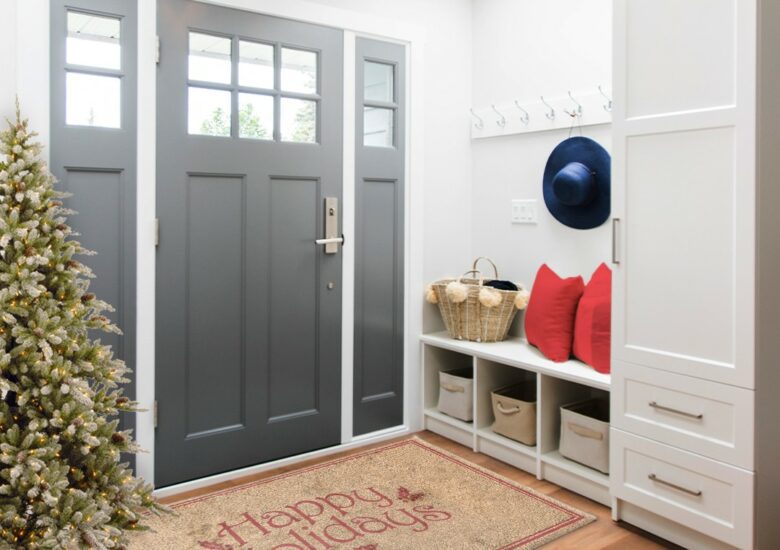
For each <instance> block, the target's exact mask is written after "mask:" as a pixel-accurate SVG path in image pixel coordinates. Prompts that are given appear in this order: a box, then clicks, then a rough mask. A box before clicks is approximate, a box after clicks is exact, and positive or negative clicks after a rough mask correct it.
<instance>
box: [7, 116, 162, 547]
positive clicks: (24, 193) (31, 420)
mask: <svg viewBox="0 0 780 550" xmlns="http://www.w3.org/2000/svg"><path fill="white" fill-rule="evenodd" d="M34 136H35V134H34V133H31V132H30V131H29V129H28V124H27V121H26V120H22V119H21V117H20V115H19V109H18V106H17V113H16V121H15V122H9V127H8V129H7V130H6V131H5V132H3V133H2V134H0V395H1V396H2V399H0V548H25V549H36V548H65V549H70V548H74V549H76V548H123V547H124V546H125V544H126V532H127V531H129V530H137V529H142V521H141V519H142V517H141V514H142V512H143V511H144V510H145V509H148V510H152V511H157V510H159V509H160V508H159V506H158V505H157V504H156V503H155V501H154V499H153V498H152V494H151V493H152V487H151V486H150V485H148V484H147V483H145V482H144V481H143V480H140V479H137V478H135V477H133V474H132V472H131V471H130V470H129V469H128V467H127V464H126V463H123V462H121V459H120V453H128V452H129V453H132V452H135V451H137V450H138V449H137V446H136V444H135V442H133V440H132V439H131V436H130V434H129V432H127V431H121V430H119V428H118V423H119V422H118V414H119V412H120V411H133V410H135V408H136V403H135V402H133V401H131V400H129V399H128V398H127V397H125V396H123V395H122V387H121V386H122V384H124V383H125V382H127V379H126V376H127V374H128V369H127V367H126V366H125V365H124V363H123V362H122V361H120V360H118V359H116V358H114V357H113V354H112V351H111V348H110V347H108V346H104V345H102V344H101V343H100V341H99V340H93V339H92V338H91V337H90V332H91V331H106V332H118V329H117V328H116V327H115V326H114V325H112V324H111V322H110V321H109V319H108V318H106V317H105V316H104V315H103V312H104V311H110V307H109V306H108V304H106V303H104V302H102V301H100V300H99V299H97V298H96V297H95V295H94V294H92V293H90V292H88V286H89V277H91V276H92V274H91V272H90V270H89V268H88V267H87V266H85V265H84V264H82V263H81V262H80V261H78V260H77V259H76V258H77V257H78V256H79V255H84V254H88V252H87V251H86V250H84V249H83V248H82V247H81V245H80V244H79V243H78V242H77V241H75V240H74V239H73V236H74V235H73V233H72V231H71V229H70V228H69V227H68V225H67V224H66V216H67V215H68V214H70V213H71V212H69V211H68V210H67V209H65V207H64V206H63V203H62V199H63V198H64V195H63V194H62V193H60V192H58V191H56V190H55V189H54V187H53V184H54V181H55V180H54V177H53V176H52V175H51V173H50V172H49V170H48V168H47V166H46V164H45V162H43V161H42V160H41V158H40V145H39V144H37V143H35V142H34V141H33V139H34Z"/></svg>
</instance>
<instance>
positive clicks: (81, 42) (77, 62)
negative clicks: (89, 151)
mask: <svg viewBox="0 0 780 550" xmlns="http://www.w3.org/2000/svg"><path fill="white" fill-rule="evenodd" d="M120 32H121V20H120V19H118V18H116V17H106V16H103V15H94V14H90V13H84V12H78V11H69V12H68V13H67V38H66V41H65V71H66V75H65V123H66V124H68V125H72V126H94V127H103V128H119V127H121V112H122V101H121V97H122V86H121V82H122V72H121V69H122V49H121V48H122V47H121V43H120Z"/></svg>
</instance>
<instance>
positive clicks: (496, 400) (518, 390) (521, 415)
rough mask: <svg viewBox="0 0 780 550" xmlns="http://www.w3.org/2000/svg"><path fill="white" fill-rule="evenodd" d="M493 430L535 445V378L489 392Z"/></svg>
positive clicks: (523, 442) (526, 443) (525, 443)
mask: <svg viewBox="0 0 780 550" xmlns="http://www.w3.org/2000/svg"><path fill="white" fill-rule="evenodd" d="M490 398H491V401H492V402H493V416H494V417H495V419H496V420H495V422H493V428H492V429H493V431H494V432H495V433H497V434H500V435H503V436H504V437H508V438H510V439H514V440H515V441H519V442H520V443H522V444H524V445H530V446H534V445H536V380H528V381H526V382H522V383H520V384H513V385H511V386H506V387H504V388H499V389H497V390H493V391H492V392H490Z"/></svg>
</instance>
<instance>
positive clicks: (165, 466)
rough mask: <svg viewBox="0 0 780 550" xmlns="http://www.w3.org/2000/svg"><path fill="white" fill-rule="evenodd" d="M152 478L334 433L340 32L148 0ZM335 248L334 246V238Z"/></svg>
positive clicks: (308, 443)
mask: <svg viewBox="0 0 780 550" xmlns="http://www.w3.org/2000/svg"><path fill="white" fill-rule="evenodd" d="M159 35H160V41H161V44H160V54H161V55H160V63H159V69H158V80H157V87H158V97H157V105H158V111H157V113H158V114H157V116H158V120H157V125H158V131H157V159H158V160H157V163H158V169H157V214H158V217H159V220H160V230H159V247H158V253H157V320H156V322H157V329H156V332H157V345H156V346H157V351H156V372H157V375H156V384H157V385H156V394H157V400H158V428H157V437H156V443H155V481H156V484H157V485H158V486H166V485H170V484H173V483H178V482H182V481H186V480H190V479H194V478H198V477H203V476H206V475H210V474H215V473H218V472H223V471H227V470H232V469H236V468H240V467H244V466H249V465H253V464H258V463H262V462H265V461H269V460H273V459H276V458H280V457H284V456H290V455H296V454H300V453H303V452H306V451H310V450H313V449H318V448H322V447H327V446H331V445H336V444H338V443H339V442H340V406H341V272H342V265H341V262H342V255H341V254H340V253H338V252H337V253H335V254H328V253H326V249H325V247H324V246H319V245H317V244H315V243H314V240H315V239H317V238H321V237H322V236H323V228H324V202H325V199H326V198H331V197H332V198H335V199H337V200H340V199H341V179H342V178H341V176H342V166H341V159H342V59H343V54H342V32H341V31H339V30H335V29H331V28H326V27H320V26H316V25H309V24H304V23H298V22H293V21H289V20H285V19H278V18H274V17H267V16H261V15H257V14H251V13H247V12H242V11H238V10H233V9H229V8H222V7H216V6H212V5H207V4H202V3H198V2H192V1H190V0H161V1H160V2H159ZM336 248H337V250H338V251H339V252H340V246H337V247H336Z"/></svg>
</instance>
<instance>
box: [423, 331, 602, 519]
mask: <svg viewBox="0 0 780 550" xmlns="http://www.w3.org/2000/svg"><path fill="white" fill-rule="evenodd" d="M421 342H422V344H421V345H422V357H423V381H422V383H423V392H422V394H423V400H424V402H423V416H424V418H423V425H424V427H425V428H426V429H428V430H430V431H432V432H435V433H438V434H439V435H442V436H444V437H447V438H449V439H452V440H454V441H457V442H458V443H461V444H463V445H466V446H468V447H470V448H472V449H473V450H474V451H476V452H481V453H484V454H486V455H489V456H492V457H494V458H496V459H498V460H501V461H502V462H506V463H507V464H511V465H512V466H515V467H517V468H520V469H522V470H525V471H527V472H529V473H531V474H533V475H535V476H536V477H537V478H538V479H546V480H549V481H551V482H553V483H556V484H557V485H560V486H561V487H565V488H566V489H569V490H571V491H574V492H576V493H579V494H582V495H584V496H586V497H588V498H590V499H592V500H595V501H597V502H600V503H602V504H604V505H607V506H610V505H611V503H612V500H611V498H610V494H609V476H608V475H606V474H603V473H601V472H598V471H596V470H593V469H591V468H588V467H587V466H583V465H581V464H578V463H576V462H574V461H571V460H568V459H566V458H564V457H563V456H561V454H560V453H559V452H558V442H559V439H560V424H561V412H560V407H561V405H564V404H567V403H571V402H574V401H578V400H581V399H588V398H590V397H608V396H609V389H610V376H609V375H607V374H601V373H598V372H596V371H595V370H593V369H592V368H590V367H589V366H587V365H585V364H583V363H581V362H579V361H576V360H571V361H566V362H564V363H554V362H552V361H550V360H549V359H547V358H545V357H544V356H543V355H542V354H541V353H540V352H539V350H537V349H536V348H534V347H532V346H530V345H528V343H527V342H525V341H524V340H522V339H520V338H517V337H514V338H510V339H508V340H505V341H504V342H495V343H489V344H487V343H479V342H467V341H461V340H455V339H453V338H450V336H449V335H448V334H447V333H446V332H441V333H435V334H426V335H423V336H422V337H421ZM465 366H473V369H474V421H473V422H463V421H460V420H458V419H455V418H451V417H448V416H446V415H443V414H441V413H440V412H439V411H438V410H437V409H436V404H437V400H438V392H439V379H438V373H439V371H441V370H450V369H455V368H459V367H465ZM523 381H533V382H535V383H536V389H537V391H536V445H535V446H528V445H523V444H522V443H520V442H517V441H514V440H512V439H510V438H508V437H504V436H502V435H499V434H496V433H494V432H493V431H492V429H491V426H492V424H493V420H494V416H493V407H492V402H491V396H490V394H491V391H493V390H495V389H497V388H500V387H503V386H508V385H510V384H514V383H518V382H523Z"/></svg>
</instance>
